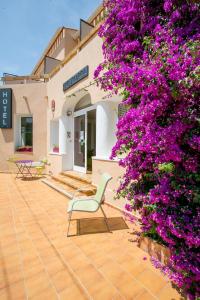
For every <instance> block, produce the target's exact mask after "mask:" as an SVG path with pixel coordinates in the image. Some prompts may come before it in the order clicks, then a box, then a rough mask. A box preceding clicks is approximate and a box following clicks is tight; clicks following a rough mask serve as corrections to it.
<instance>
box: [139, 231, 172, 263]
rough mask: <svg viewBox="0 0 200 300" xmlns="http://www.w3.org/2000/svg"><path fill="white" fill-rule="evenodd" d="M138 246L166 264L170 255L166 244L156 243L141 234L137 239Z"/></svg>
mask: <svg viewBox="0 0 200 300" xmlns="http://www.w3.org/2000/svg"><path fill="white" fill-rule="evenodd" d="M138 247H139V248H140V249H142V250H143V251H145V252H147V253H148V254H149V255H150V256H152V257H154V258H156V259H157V260H159V261H160V262H161V263H162V264H164V265H167V263H168V261H169V257H170V250H169V248H167V247H166V246H163V245H161V244H158V243H157V242H156V241H154V240H152V239H151V238H149V237H144V236H141V237H140V238H139V241H138Z"/></svg>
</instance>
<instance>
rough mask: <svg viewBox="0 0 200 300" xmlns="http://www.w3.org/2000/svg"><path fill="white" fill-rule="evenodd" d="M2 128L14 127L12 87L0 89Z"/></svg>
mask: <svg viewBox="0 0 200 300" xmlns="http://www.w3.org/2000/svg"><path fill="white" fill-rule="evenodd" d="M0 128H12V89H0Z"/></svg>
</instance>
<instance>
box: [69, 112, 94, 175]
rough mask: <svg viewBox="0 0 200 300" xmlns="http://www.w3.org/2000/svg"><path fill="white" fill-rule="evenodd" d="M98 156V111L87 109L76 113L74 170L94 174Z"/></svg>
mask: <svg viewBox="0 0 200 300" xmlns="http://www.w3.org/2000/svg"><path fill="white" fill-rule="evenodd" d="M95 155H96V109H94V107H87V108H85V109H82V110H80V111H76V112H75V113H74V170H75V171H79V172H84V173H90V172H92V156H95Z"/></svg>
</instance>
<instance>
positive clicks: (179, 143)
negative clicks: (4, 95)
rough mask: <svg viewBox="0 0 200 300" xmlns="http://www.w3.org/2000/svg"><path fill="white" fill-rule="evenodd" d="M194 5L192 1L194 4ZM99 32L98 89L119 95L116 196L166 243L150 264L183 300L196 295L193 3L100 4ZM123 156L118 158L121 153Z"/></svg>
mask: <svg viewBox="0 0 200 300" xmlns="http://www.w3.org/2000/svg"><path fill="white" fill-rule="evenodd" d="M197 2H198V1H197ZM104 5H105V6H106V10H107V18H106V20H105V22H104V24H103V25H102V26H101V28H100V31H99V35H100V37H102V38H103V53H104V61H103V62H102V64H101V65H100V66H99V67H98V68H97V69H96V71H95V78H98V82H99V84H100V86H101V88H102V89H104V90H106V91H112V92H113V93H116V94H117V93H118V94H121V95H122V97H123V103H124V105H125V106H127V107H128V108H129V109H128V111H127V113H126V114H125V115H124V116H123V117H121V118H120V119H119V122H118V125H117V138H118V140H117V143H116V145H115V146H114V148H113V150H112V156H111V157H112V158H114V157H116V156H119V155H121V154H123V158H122V159H121V160H120V165H121V166H122V167H124V168H125V175H124V177H123V180H122V182H121V185H120V187H119V189H118V196H119V197H121V196H123V197H126V199H127V205H126V208H127V210H128V211H129V212H130V211H132V212H133V211H134V210H138V211H139V212H140V214H141V221H142V231H143V234H144V235H146V236H149V237H151V238H153V239H156V240H157V241H158V242H160V243H163V244H165V245H167V246H168V247H169V249H170V252H171V257H170V261H169V265H168V266H162V265H161V264H159V263H158V262H156V261H155V260H154V263H155V265H156V266H157V267H159V268H160V269H162V271H163V272H164V273H166V274H167V275H168V276H169V278H170V279H171V280H172V281H173V282H174V283H175V284H176V285H177V286H178V287H179V288H180V289H181V290H182V291H183V292H185V293H186V294H187V295H188V296H189V297H190V299H195V297H198V296H199V294H200V287H199V284H198V283H199V280H200V252H199V246H200V231H199V230H200V207H199V203H200V174H199V159H200V155H199V151H200V126H199V125H200V108H199V94H198V93H199V78H200V67H199V61H200V56H199V51H200V42H199V37H200V33H199V24H200V20H199V4H198V3H195V1H191V2H190V1H189V0H188V1H186V0H140V1H138V0H106V1H105V2H104ZM124 154H125V155H124Z"/></svg>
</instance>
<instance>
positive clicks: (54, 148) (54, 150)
mask: <svg viewBox="0 0 200 300" xmlns="http://www.w3.org/2000/svg"><path fill="white" fill-rule="evenodd" d="M53 152H54V153H59V145H56V144H54V145H53Z"/></svg>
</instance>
